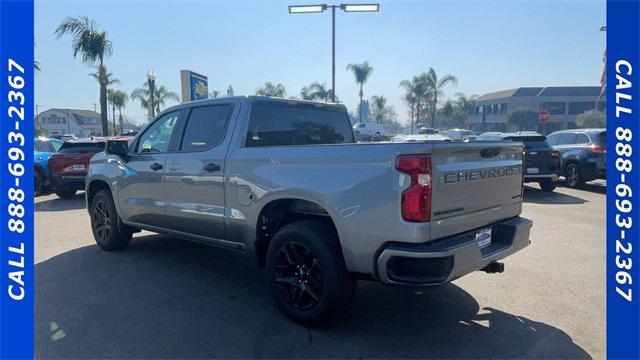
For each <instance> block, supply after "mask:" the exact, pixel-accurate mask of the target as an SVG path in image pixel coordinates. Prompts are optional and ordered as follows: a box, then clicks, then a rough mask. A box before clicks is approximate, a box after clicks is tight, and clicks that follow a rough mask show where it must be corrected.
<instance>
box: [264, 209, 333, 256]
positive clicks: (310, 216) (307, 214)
mask: <svg viewBox="0 0 640 360" xmlns="http://www.w3.org/2000/svg"><path fill="white" fill-rule="evenodd" d="M300 220H318V221H322V222H325V223H326V224H327V225H329V226H330V227H331V228H332V229H333V230H334V231H335V232H336V234H337V230H336V226H335V224H334V223H333V220H332V219H331V216H330V215H329V213H328V212H327V211H326V210H325V209H324V208H322V206H320V205H318V204H316V203H314V202H311V201H308V200H302V199H279V200H274V201H272V202H270V203H268V204H267V205H266V206H265V207H263V208H262V210H261V211H260V216H258V223H257V226H256V244H255V245H256V246H255V250H256V257H257V259H256V260H257V262H258V266H259V267H264V266H265V264H266V256H267V249H268V248H269V243H270V242H271V239H272V238H273V236H274V235H275V234H276V232H277V231H278V230H279V229H280V228H282V227H283V226H285V225H287V224H290V223H292V222H296V221H300Z"/></svg>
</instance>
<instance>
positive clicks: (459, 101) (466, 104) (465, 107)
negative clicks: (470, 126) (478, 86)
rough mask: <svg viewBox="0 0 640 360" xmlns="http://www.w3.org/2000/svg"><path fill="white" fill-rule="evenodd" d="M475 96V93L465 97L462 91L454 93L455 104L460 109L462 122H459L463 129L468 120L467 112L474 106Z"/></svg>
mask: <svg viewBox="0 0 640 360" xmlns="http://www.w3.org/2000/svg"><path fill="white" fill-rule="evenodd" d="M476 98H477V96H476V95H471V96H469V97H467V96H465V95H464V94H463V93H457V94H456V106H457V107H458V109H460V113H461V115H462V122H461V124H460V127H461V128H463V129H464V128H465V126H466V124H467V122H468V121H469V114H470V113H471V111H472V110H474V109H475V107H476Z"/></svg>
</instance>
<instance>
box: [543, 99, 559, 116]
mask: <svg viewBox="0 0 640 360" xmlns="http://www.w3.org/2000/svg"><path fill="white" fill-rule="evenodd" d="M540 108H541V109H542V110H545V111H548V112H549V114H550V115H564V109H565V103H563V102H556V101H549V102H543V103H540Z"/></svg>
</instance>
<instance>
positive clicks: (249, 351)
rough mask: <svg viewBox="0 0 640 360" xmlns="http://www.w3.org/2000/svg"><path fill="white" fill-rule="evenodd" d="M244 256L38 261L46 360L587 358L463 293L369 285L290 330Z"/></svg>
mask: <svg viewBox="0 0 640 360" xmlns="http://www.w3.org/2000/svg"><path fill="white" fill-rule="evenodd" d="M245 259H246V258H245V257H244V256H243V255H242V254H239V253H234V252H228V251H224V250H219V249H214V248H209V247H206V246H202V245H198V244H193V243H189V242H186V241H181V240H177V239H173V238H169V237H165V236H160V235H151V236H142V237H138V238H136V239H134V241H133V243H132V245H131V247H130V248H129V249H128V250H126V251H124V252H119V253H107V252H103V251H100V250H99V249H98V248H97V247H96V246H87V247H83V248H79V249H76V250H73V251H70V252H67V253H64V254H61V255H58V256H56V257H53V258H51V259H49V260H47V261H44V262H42V263H39V264H37V265H36V285H37V287H36V324H35V330H36V357H38V358H71V357H72V358H124V357H126V358H210V357H216V358H220V357H222V358H229V357H236V358H237V357H242V358H253V357H268V358H330V357H340V358H347V357H348V358H356V357H375V358H381V357H393V358H537V357H553V358H587V357H589V356H588V354H587V353H586V352H585V351H584V350H583V349H581V348H580V347H579V346H578V345H576V344H574V343H573V341H572V339H571V338H570V337H569V336H568V335H567V334H566V333H565V332H563V331H562V330H560V329H558V328H555V327H553V326H550V325H547V324H544V323H540V322H536V321H533V320H530V319H526V318H523V317H519V316H517V315H514V314H509V313H507V312H504V311H501V310H499V309H494V308H490V307H487V308H483V309H480V308H479V305H478V303H477V302H476V301H475V299H474V298H473V297H472V296H471V295H470V294H469V293H467V292H466V291H464V290H463V289H462V288H460V287H458V286H456V285H453V284H449V285H446V286H442V287H437V288H426V289H415V288H405V287H396V288H393V287H388V286H384V285H380V284H374V283H366V282H361V283H360V284H359V289H358V291H357V293H356V298H355V301H354V304H353V306H352V308H351V311H350V312H349V314H348V315H347V316H346V317H345V318H344V319H342V321H341V322H339V323H337V324H334V325H332V326H331V327H328V328H323V329H313V330H310V329H306V328H304V327H300V326H298V325H295V324H293V323H291V322H290V321H289V320H287V319H286V318H285V317H284V316H283V315H281V313H280V311H279V310H278V309H277V308H276V306H275V305H274V304H273V303H272V301H271V297H270V294H269V291H268V287H267V286H266V284H265V279H264V272H263V271H257V270H256V269H255V268H254V267H253V266H252V265H251V264H250V261H248V260H245Z"/></svg>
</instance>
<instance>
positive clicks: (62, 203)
mask: <svg viewBox="0 0 640 360" xmlns="http://www.w3.org/2000/svg"><path fill="white" fill-rule="evenodd" d="M37 200H38V198H36V202H35V203H34V204H33V208H34V210H35V211H67V210H78V209H82V208H84V207H85V200H84V192H78V193H76V197H75V198H73V199H61V198H59V197H57V196H55V195H54V197H53V198H52V199H49V200H43V201H37Z"/></svg>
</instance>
